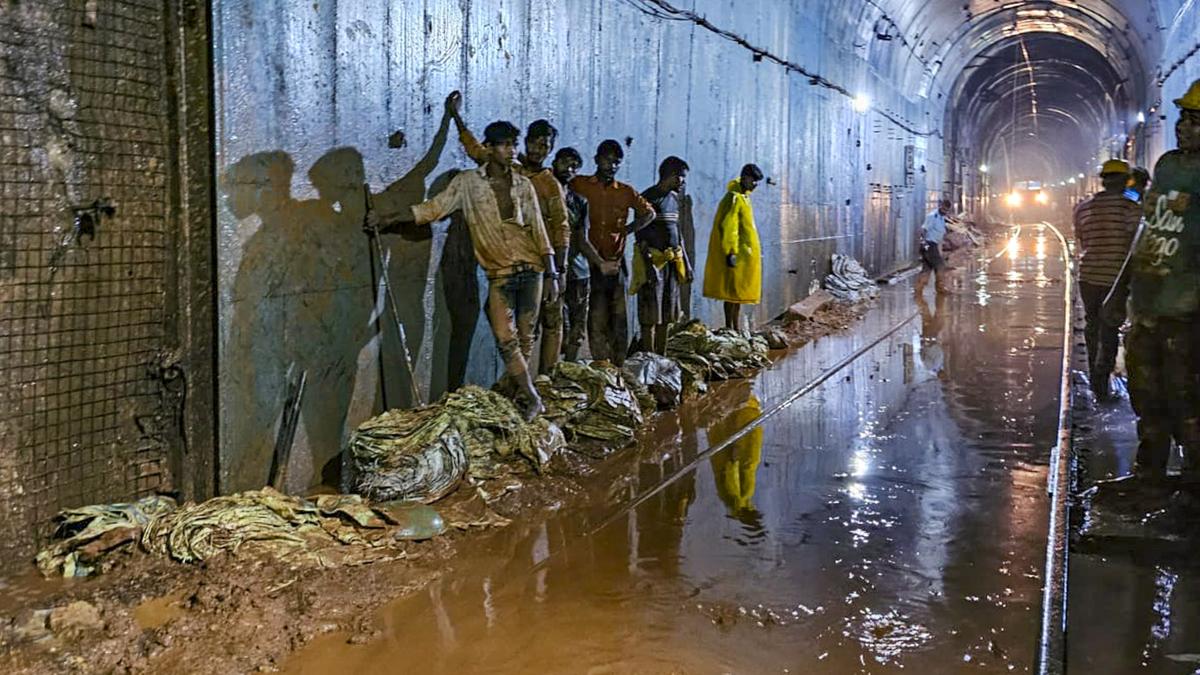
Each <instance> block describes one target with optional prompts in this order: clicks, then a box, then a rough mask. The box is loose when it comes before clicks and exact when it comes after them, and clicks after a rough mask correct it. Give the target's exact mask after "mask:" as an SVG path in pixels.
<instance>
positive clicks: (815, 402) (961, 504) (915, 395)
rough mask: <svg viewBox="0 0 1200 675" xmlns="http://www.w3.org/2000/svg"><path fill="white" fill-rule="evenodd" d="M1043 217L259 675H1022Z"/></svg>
mask: <svg viewBox="0 0 1200 675" xmlns="http://www.w3.org/2000/svg"><path fill="white" fill-rule="evenodd" d="M1048 234H1049V233H1048V232H1043V231H1040V230H1039V229H1037V228H1026V230H1024V231H1023V233H1022V235H1021V236H1020V237H1019V238H1018V239H1017V241H1016V243H1015V244H1014V245H1013V246H1012V247H1011V249H1008V250H1006V251H1003V252H1001V253H1000V254H999V255H995V254H996V247H995V246H992V247H991V250H987V251H981V252H980V254H979V256H978V257H977V259H976V260H974V261H972V262H971V263H970V264H969V265H966V266H965V267H964V269H961V270H959V271H958V272H957V274H958V276H959V284H958V286H959V288H958V289H957V290H956V292H955V293H954V294H953V295H951V296H949V297H943V298H940V299H937V300H934V298H933V295H932V291H930V294H929V296H928V298H927V299H921V300H915V299H914V298H913V297H912V293H911V289H910V288H909V287H907V286H898V287H894V288H889V289H885V293H884V296H883V297H882V299H881V302H880V305H879V307H878V308H876V309H875V310H873V311H872V312H871V313H870V314H869V315H868V316H867V318H866V320H865V321H864V322H863V324H862V325H861V326H860V327H859V328H858V329H857V330H856V331H855V333H854V334H853V335H842V336H834V337H831V338H826V339H822V340H818V341H817V342H815V343H812V344H810V345H807V346H806V347H804V348H802V349H800V350H798V351H797V352H795V353H793V354H791V355H789V356H788V357H786V358H784V359H783V360H781V361H780V362H778V363H777V364H776V365H775V366H774V367H772V368H771V369H769V370H768V371H765V372H764V373H763V374H762V375H761V376H760V377H759V378H757V379H756V380H755V381H754V382H753V383H751V382H739V383H731V384H728V385H725V386H722V387H719V388H718V390H717V391H715V392H714V394H713V395H712V396H709V397H707V398H706V399H705V400H704V401H700V402H697V403H692V404H689V405H687V406H685V407H684V408H683V409H681V411H680V413H679V414H678V415H677V416H675V415H668V416H663V417H661V418H660V419H659V420H658V421H657V422H656V423H655V424H654V426H653V427H652V428H651V429H650V430H649V431H648V432H647V433H646V434H645V435H644V436H643V437H642V439H641V443H640V445H639V447H638V448H637V449H636V450H631V451H628V452H627V453H621V454H619V455H618V456H615V457H613V458H611V459H610V460H609V461H607V462H605V463H604V464H603V465H602V466H601V467H600V469H599V470H598V471H597V475H596V476H593V477H592V478H593V479H594V480H590V481H589V483H590V484H593V485H595V486H596V488H595V489H596V494H595V495H593V497H594V498H593V499H592V500H591V504H592V505H591V506H589V507H588V508H586V509H583V510H567V509H564V510H562V511H561V512H557V513H551V514H549V515H548V516H543V517H538V518H533V519H529V520H527V521H522V522H519V523H515V524H514V525H513V526H512V527H510V528H508V529H506V530H504V531H501V532H498V533H496V534H495V535H493V536H491V537H488V538H484V539H483V540H482V541H481V543H480V545H479V546H478V547H476V548H475V549H474V550H473V551H472V552H470V553H469V554H468V555H465V556H462V557H460V559H459V560H458V561H456V566H455V568H454V569H452V570H448V571H447V573H446V574H445V575H444V576H443V578H442V579H441V580H440V581H438V582H436V583H434V584H433V585H431V586H430V587H429V588H428V589H427V591H425V592H422V593H420V594H417V595H414V596H411V597H408V598H405V599H403V600H401V601H398V602H397V603H394V604H392V605H390V606H389V607H387V608H386V609H385V610H383V611H382V612H381V614H380V615H379V617H378V625H377V627H376V628H375V630H373V631H371V630H368V631H366V632H365V634H363V635H355V636H347V635H345V634H331V635H327V636H323V637H320V638H317V639H316V640H315V641H314V642H313V643H312V644H310V645H309V646H308V647H307V648H305V649H303V650H301V651H300V652H297V653H296V654H295V655H294V656H293V658H292V659H291V660H290V661H289V662H288V663H287V664H286V666H285V671H286V672H292V673H314V674H315V673H321V674H323V673H341V672H358V673H384V672H423V673H452V672H453V673H459V672H481V673H525V672H582V673H629V672H639V673H643V672H646V673H680V672H686V673H708V672H754V673H766V672H830V673H842V672H846V673H851V672H893V671H896V670H899V669H905V670H909V669H913V670H916V671H917V672H962V671H963V670H972V671H974V670H978V671H981V672H1024V671H1028V670H1030V668H1031V664H1032V662H1033V657H1034V645H1035V640H1036V636H1037V633H1038V611H1037V610H1038V604H1039V599H1040V588H1041V580H1040V578H1039V575H1040V573H1041V570H1042V564H1043V558H1042V556H1043V552H1044V550H1045V545H1044V542H1045V536H1046V521H1047V509H1048V500H1047V497H1046V491H1045V486H1046V476H1047V466H1046V461H1047V457H1048V448H1049V447H1050V446H1051V444H1052V443H1053V442H1054V436H1055V429H1056V421H1057V407H1058V401H1057V396H1058V377H1059V375H1058V373H1059V364H1060V363H1061V344H1062V332H1061V331H1062V330H1063V326H1062V325H1061V324H1062V298H1061V294H1062V285H1061V283H1060V281H1061V279H1060V278H1061V275H1062V273H1063V270H1062V265H1061V263H1060V262H1059V258H1058V255H1059V252H1058V247H1057V244H1055V243H1054V239H1053V238H1052V237H1049V236H1048ZM881 338H882V339H881ZM876 341H877V342H876ZM856 350H863V353H862V355H861V357H859V358H857V359H855V360H854V361H853V362H851V363H850V364H849V365H846V366H845V367H844V368H841V369H840V370H838V371H837V372H836V373H835V374H833V375H832V376H829V370H828V369H829V368H830V367H831V366H835V365H837V364H838V363H839V362H840V361H841V360H842V359H844V358H845V357H846V356H847V355H848V354H851V353H853V352H854V351H856ZM821 377H826V379H824V381H823V382H821V383H820V384H819V385H817V386H812V383H813V382H815V381H817V380H820V379H821ZM805 385H809V388H811V391H809V392H808V393H807V394H806V395H804V396H802V397H800V398H798V399H796V400H795V401H794V402H792V403H790V404H789V405H786V406H785V407H783V408H782V409H780V410H778V412H777V413H776V414H773V415H772V416H770V417H769V418H768V419H767V420H766V421H765V422H763V423H762V424H761V425H757V426H754V425H752V421H753V420H755V419H757V418H758V417H759V415H760V414H761V413H763V412H768V413H770V412H774V411H775V409H776V408H777V407H778V406H779V405H780V404H782V403H786V402H787V401H788V400H789V399H790V397H791V395H792V394H793V392H795V391H796V390H797V389H800V388H802V387H805ZM748 424H751V426H750V427H747V425H748ZM713 449H715V450H716V452H712V450H713ZM352 643H353V644H352Z"/></svg>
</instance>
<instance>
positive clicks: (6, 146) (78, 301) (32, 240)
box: [0, 0, 178, 567]
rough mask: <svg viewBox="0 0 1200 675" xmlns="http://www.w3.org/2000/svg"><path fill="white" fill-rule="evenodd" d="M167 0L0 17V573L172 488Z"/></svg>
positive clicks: (75, 0) (40, 7)
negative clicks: (50, 534)
mask: <svg viewBox="0 0 1200 675" xmlns="http://www.w3.org/2000/svg"><path fill="white" fill-rule="evenodd" d="M162 12H163V3H160V2H154V1H153V0H143V1H140V2H139V1H134V0H119V1H117V0H113V1H109V2H85V1H84V0H71V1H68V0H53V1H52V0H46V1H44V2H38V3H12V4H9V5H7V6H6V8H4V9H3V11H0V50H2V51H0V383H2V384H0V395H2V396H3V399H0V404H3V405H2V407H0V410H2V412H0V508H2V509H3V515H2V516H0V567H11V566H12V565H13V564H14V563H15V562H16V561H20V560H22V559H24V558H25V557H26V556H27V555H28V554H29V553H31V552H32V550H33V548H34V546H35V545H36V543H37V538H38V537H39V536H44V535H45V534H46V533H47V527H48V524H49V520H50V518H51V517H52V516H53V515H54V514H55V513H56V512H57V511H58V510H59V509H61V508H64V507H71V506H77V505H81V504H85V503H92V502H104V501H114V500H121V499H129V498H134V497H137V496H140V495H144V494H147V493H151V492H155V491H159V490H166V489H170V477H169V471H168V461H167V460H168V452H169V447H170V446H171V434H172V433H173V431H174V430H175V429H177V428H178V427H177V426H175V425H173V423H172V420H173V419H174V418H175V416H174V414H173V412H172V411H170V410H164V405H165V402H164V397H163V395H162V393H161V392H162V389H161V387H160V386H159V382H158V381H157V380H156V379H155V377H156V375H157V374H158V373H159V372H160V371H159V368H160V366H162V363H163V361H164V359H166V356H165V355H166V354H167V353H168V345H169V343H170V339H169V338H168V336H167V331H166V328H165V326H166V324H165V319H166V316H165V314H166V310H165V308H166V306H167V299H168V298H167V294H168V293H169V292H171V291H170V290H169V289H170V288H171V284H170V283H168V280H169V273H170V265H169V256H170V255H171V253H170V251H169V249H170V246H169V233H168V231H167V222H168V218H167V210H168V205H169V203H168V199H167V190H168V185H167V184H168V177H167V176H168V172H167V169H168V167H167V162H168V161H169V159H170V152H169V148H168V145H167V128H168V127H167V118H166V108H165V103H164V99H165V97H164V96H163V90H164V85H165V83H164V76H163V72H164V70H163V69H164V58H163V57H164V50H165V48H166V47H165V28H164V25H163V18H164V17H163V16H162Z"/></svg>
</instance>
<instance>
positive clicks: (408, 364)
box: [363, 186, 423, 406]
mask: <svg viewBox="0 0 1200 675" xmlns="http://www.w3.org/2000/svg"><path fill="white" fill-rule="evenodd" d="M363 189H364V190H366V199H367V208H368V209H370V208H371V190H370V188H369V187H367V186H363ZM371 242H372V243H373V244H374V246H375V255H376V257H378V258H379V277H380V279H382V280H383V293H384V295H386V296H387V300H388V307H389V308H390V309H391V310H392V321H393V322H394V323H395V324H396V336H397V337H398V338H399V339H400V352H401V356H403V357H404V368H405V370H407V371H408V384H409V387H411V389H412V392H411V393H412V404H413V406H420V405H422V403H423V402H422V401H421V391H420V389H419V388H418V387H417V372H416V369H415V368H414V367H413V361H412V354H411V353H410V352H409V350H408V335H407V334H406V333H405V332H404V324H403V323H402V322H401V321H400V310H399V308H398V307H396V294H395V293H393V292H392V281H391V278H390V276H389V275H388V261H387V258H385V257H384V255H383V244H382V243H380V241H379V227H378V226H376V225H372V226H371ZM380 346H381V347H382V345H380Z"/></svg>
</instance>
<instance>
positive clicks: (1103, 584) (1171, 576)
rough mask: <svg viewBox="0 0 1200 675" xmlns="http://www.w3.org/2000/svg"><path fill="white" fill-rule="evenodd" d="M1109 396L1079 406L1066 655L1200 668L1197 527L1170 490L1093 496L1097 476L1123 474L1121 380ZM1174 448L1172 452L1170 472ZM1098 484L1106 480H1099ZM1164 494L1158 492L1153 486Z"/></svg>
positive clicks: (1127, 664)
mask: <svg viewBox="0 0 1200 675" xmlns="http://www.w3.org/2000/svg"><path fill="white" fill-rule="evenodd" d="M1114 385H1115V386H1114V391H1115V392H1116V393H1117V394H1118V396H1117V397H1116V399H1115V400H1111V401H1106V402H1101V403H1096V402H1094V401H1091V400H1090V399H1089V397H1087V396H1086V394H1085V395H1083V396H1081V395H1080V393H1079V392H1078V391H1077V394H1076V397H1077V398H1082V399H1084V404H1083V405H1081V406H1077V411H1076V420H1077V424H1076V433H1075V441H1074V442H1075V448H1076V452H1077V453H1078V455H1079V461H1080V472H1079V473H1080V481H1081V485H1080V488H1081V490H1082V491H1083V494H1085V495H1087V496H1088V497H1087V498H1085V499H1082V500H1081V503H1080V506H1081V508H1080V515H1079V517H1078V518H1077V519H1076V520H1077V530H1078V531H1077V532H1076V536H1075V541H1074V543H1073V546H1072V551H1071V555H1070V573H1069V579H1070V582H1069V583H1070V587H1069V588H1070V590H1069V596H1068V613H1067V616H1068V622H1069V623H1068V632H1067V634H1068V642H1067V645H1068V664H1069V665H1070V668H1071V670H1072V671H1078V672H1088V673H1114V674H1115V673H1134V672H1144V673H1156V674H1158V673H1162V674H1164V675H1172V674H1176V673H1178V674H1181V675H1182V674H1185V673H1200V559H1198V558H1197V557H1196V552H1197V551H1200V536H1198V535H1197V528H1196V522H1197V520H1196V518H1195V514H1194V510H1193V513H1192V514H1190V516H1189V515H1188V514H1187V513H1185V512H1181V511H1180V510H1179V509H1177V508H1173V507H1172V503H1171V500H1170V498H1162V499H1159V498H1155V497H1153V496H1151V497H1150V498H1147V499H1133V500H1113V499H1107V500H1106V499H1105V498H1104V497H1095V496H1094V493H1095V490H1090V489H1089V488H1092V487H1093V486H1094V485H1095V483H1096V481H1104V480H1108V479H1113V478H1120V477H1122V476H1126V475H1128V474H1129V473H1130V472H1131V471H1132V469H1133V465H1134V459H1135V457H1136V454H1137V431H1136V422H1137V418H1136V417H1135V416H1134V414H1133V411H1132V409H1131V408H1130V404H1129V398H1128V396H1127V394H1126V393H1125V392H1126V387H1125V382H1124V379H1123V377H1121V376H1120V374H1118V377H1117V378H1115V379H1114ZM1181 460H1182V457H1181V456H1180V453H1179V452H1175V453H1173V454H1172V458H1171V462H1170V464H1169V465H1168V473H1175V472H1177V471H1178V469H1179V465H1180V462H1181ZM1100 489H1101V490H1104V488H1103V487H1102V488H1100ZM1160 497H1166V495H1160Z"/></svg>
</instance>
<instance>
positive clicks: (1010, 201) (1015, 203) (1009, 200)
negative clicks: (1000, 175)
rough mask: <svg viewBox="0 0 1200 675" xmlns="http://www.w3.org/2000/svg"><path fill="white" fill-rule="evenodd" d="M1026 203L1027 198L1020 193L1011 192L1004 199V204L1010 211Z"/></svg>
mask: <svg viewBox="0 0 1200 675" xmlns="http://www.w3.org/2000/svg"><path fill="white" fill-rule="evenodd" d="M1024 202H1025V198H1024V197H1022V196H1021V193H1020V192H1010V193H1008V194H1007V195H1005V197H1004V203H1005V204H1007V205H1008V208H1010V209H1015V208H1018V207H1020V206H1021V204H1023V203H1024Z"/></svg>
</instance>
